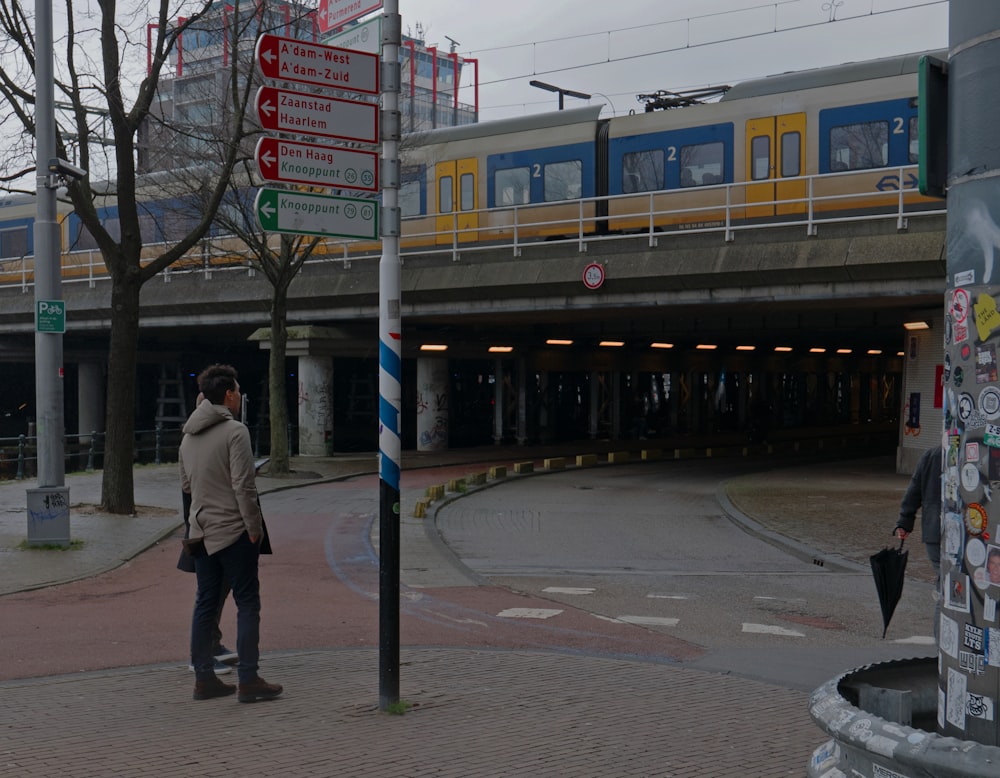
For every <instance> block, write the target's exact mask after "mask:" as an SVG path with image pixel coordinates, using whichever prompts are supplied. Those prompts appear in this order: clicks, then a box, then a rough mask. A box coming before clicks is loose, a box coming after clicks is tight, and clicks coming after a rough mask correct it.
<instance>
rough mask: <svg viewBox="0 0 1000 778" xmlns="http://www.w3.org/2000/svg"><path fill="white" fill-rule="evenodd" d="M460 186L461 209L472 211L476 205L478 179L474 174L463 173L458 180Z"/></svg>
mask: <svg viewBox="0 0 1000 778" xmlns="http://www.w3.org/2000/svg"><path fill="white" fill-rule="evenodd" d="M458 185H459V197H460V198H461V201H460V202H459V205H458V207H459V209H460V210H462V211H471V210H472V209H473V208H474V207H475V205H476V179H475V177H474V176H473V175H472V173H462V175H461V176H460V177H459V179H458Z"/></svg>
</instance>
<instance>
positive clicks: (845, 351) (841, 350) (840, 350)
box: [837, 348, 854, 354]
mask: <svg viewBox="0 0 1000 778" xmlns="http://www.w3.org/2000/svg"><path fill="white" fill-rule="evenodd" d="M837 353H838V354H853V353H854V349H852V348H838V349H837Z"/></svg>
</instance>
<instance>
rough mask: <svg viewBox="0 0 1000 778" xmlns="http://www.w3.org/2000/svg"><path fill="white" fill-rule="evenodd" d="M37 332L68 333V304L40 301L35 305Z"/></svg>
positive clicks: (60, 301)
mask: <svg viewBox="0 0 1000 778" xmlns="http://www.w3.org/2000/svg"><path fill="white" fill-rule="evenodd" d="M35 332H66V303H64V302H63V301H62V300H39V301H38V302H37V303H36V304H35Z"/></svg>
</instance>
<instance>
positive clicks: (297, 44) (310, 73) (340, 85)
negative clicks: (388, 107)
mask: <svg viewBox="0 0 1000 778" xmlns="http://www.w3.org/2000/svg"><path fill="white" fill-rule="evenodd" d="M255 53H256V59H257V64H258V65H259V66H260V72H261V73H262V74H263V75H264V78H273V79H278V80H281V81H294V82H296V83H299V84H312V85H315V86H325V87H331V88H333V89H345V90H348V91H351V92H361V93H362V94H367V95H377V94H378V93H379V82H378V74H379V68H378V57H377V56H376V55H375V54H368V53H366V52H363V51H351V50H349V49H338V48H335V47H334V46H324V45H322V44H319V43H309V42H307V41H300V40H295V39H294V38H281V37H278V36H277V35H261V36H260V37H259V38H258V39H257V48H256V52H255Z"/></svg>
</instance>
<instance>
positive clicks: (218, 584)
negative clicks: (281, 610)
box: [191, 532, 260, 683]
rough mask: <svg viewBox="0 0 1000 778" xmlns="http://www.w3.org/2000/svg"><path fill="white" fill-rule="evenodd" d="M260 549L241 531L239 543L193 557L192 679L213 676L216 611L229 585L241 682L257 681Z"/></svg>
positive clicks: (203, 679)
mask: <svg viewBox="0 0 1000 778" xmlns="http://www.w3.org/2000/svg"><path fill="white" fill-rule="evenodd" d="M259 558H260V552H259V548H258V546H257V545H256V544H255V543H251V542H250V536H249V535H247V533H246V532H244V533H243V534H242V535H240V537H239V540H237V541H236V542H235V543H233V544H232V545H231V546H227V547H226V548H224V549H222V550H221V551H217V552H215V553H214V554H211V555H207V556H200V557H196V558H195V563H194V564H195V574H196V575H197V576H198V594H197V596H196V597H195V602H194V615H193V616H192V618H191V663H192V664H193V665H194V672H195V678H196V679H197V680H199V681H207V680H210V679H212V678H213V677H214V676H215V671H214V669H213V668H214V666H215V660H214V658H213V656H212V649H213V631H214V629H215V628H216V624H217V622H216V612H217V610H218V607H219V602H220V600H221V599H222V596H223V592H224V587H225V585H226V583H227V582H228V583H229V584H230V585H231V586H232V590H233V599H234V600H236V652H237V653H238V654H239V655H240V661H239V665H238V666H237V671H238V673H239V679H240V683H249V682H251V681H253V680H255V679H256V678H257V667H258V661H259V659H260V647H259V645H260V581H259V579H258V577H257V561H258V559H259Z"/></svg>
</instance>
